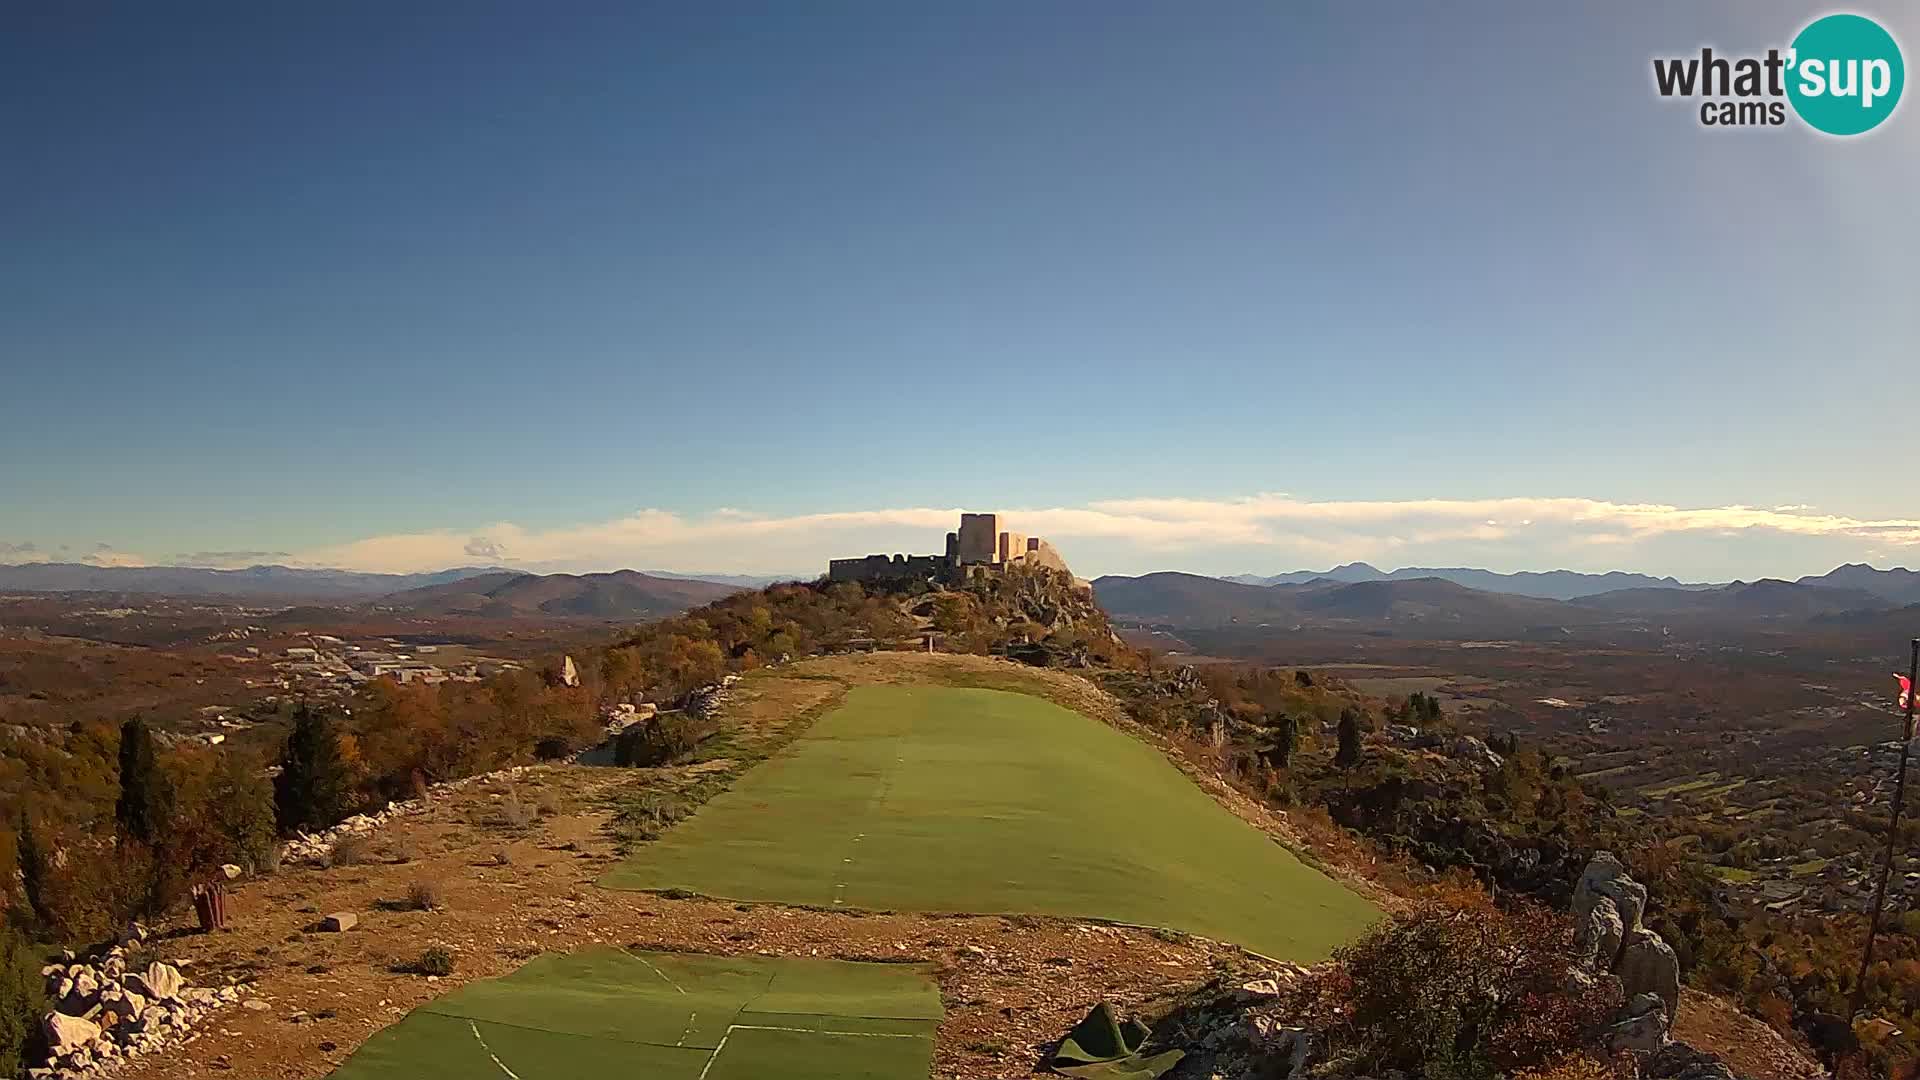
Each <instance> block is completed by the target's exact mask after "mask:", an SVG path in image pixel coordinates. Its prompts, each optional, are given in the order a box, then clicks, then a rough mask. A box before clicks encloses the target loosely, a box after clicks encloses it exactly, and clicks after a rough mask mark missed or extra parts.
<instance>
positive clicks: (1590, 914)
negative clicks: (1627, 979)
mask: <svg viewBox="0 0 1920 1080" xmlns="http://www.w3.org/2000/svg"><path fill="white" fill-rule="evenodd" d="M1574 919H1575V922H1574V926H1573V945H1574V949H1575V951H1576V952H1577V953H1578V954H1579V956H1580V958H1581V959H1582V960H1583V961H1585V962H1586V963H1588V964H1591V965H1593V966H1595V967H1598V968H1601V969H1603V970H1604V969H1610V968H1612V966H1613V961H1614V960H1615V959H1617V958H1618V957H1619V956H1620V945H1621V943H1622V942H1624V941H1625V940H1626V937H1627V928H1626V923H1625V922H1624V921H1622V920H1621V918H1620V909H1619V908H1617V907H1615V906H1614V904H1613V901H1612V900H1609V899H1608V898H1606V897H1604V896H1601V897H1596V898H1595V899H1594V903H1593V906H1592V907H1591V908H1589V909H1588V911H1587V913H1586V914H1585V915H1584V916H1583V915H1580V914H1579V913H1577V912H1576V913H1575V915H1574Z"/></svg>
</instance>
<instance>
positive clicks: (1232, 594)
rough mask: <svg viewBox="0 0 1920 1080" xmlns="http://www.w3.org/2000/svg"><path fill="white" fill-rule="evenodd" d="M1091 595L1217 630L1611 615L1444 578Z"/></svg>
mask: <svg viewBox="0 0 1920 1080" xmlns="http://www.w3.org/2000/svg"><path fill="white" fill-rule="evenodd" d="M1093 587H1094V594H1095V595H1096V596H1097V597H1098V598H1099V600H1100V603H1101V605H1102V606H1104V607H1105V608H1106V609H1107V610H1108V611H1109V612H1111V613H1112V614H1113V615H1114V616H1116V617H1119V618H1124V619H1133V620H1139V621H1144V622H1157V623H1170V624H1176V625H1187V626H1210V625H1213V626H1217V625H1221V624H1224V623H1229V622H1272V623H1288V624H1296V623H1297V624H1304V625H1318V626H1329V625H1349V626H1350V625H1351V624H1354V623H1368V624H1380V625H1412V624H1418V625H1422V626H1425V627H1430V628H1431V627H1442V626H1444V627H1446V628H1447V629H1449V630H1450V631H1454V632H1465V633H1470V634H1476V635H1477V634H1481V633H1522V632H1525V631H1527V630H1530V629H1533V628H1538V627H1557V626H1563V625H1568V624H1593V623H1597V622H1606V621H1611V620H1612V618H1613V616H1611V615H1609V614H1607V613H1605V612H1602V611H1597V610H1594V609H1591V608H1583V607H1577V606H1575V605H1572V604H1567V603H1563V602H1561V601H1558V600H1542V599H1537V598H1534V597H1527V596H1514V595H1511V594H1504V593H1494V592H1488V591H1485V590H1482V589H1471V588H1468V587H1466V586H1464V585H1458V584H1455V583H1453V582H1451V581H1445V580H1442V579H1440V578H1414V579H1410V580H1404V581H1358V582H1340V581H1329V580H1326V579H1318V580H1315V581H1311V582H1307V583H1304V584H1297V585H1295V584H1288V585H1265V586H1262V585H1246V584H1241V583H1239V582H1232V581H1224V580H1221V579H1219V578H1209V577H1201V576H1198V575H1195V574H1178V573H1160V574H1147V575H1145V576H1143V577H1137V578H1131V577H1103V578H1100V579H1099V580H1097V581H1095V582H1094V583H1093Z"/></svg>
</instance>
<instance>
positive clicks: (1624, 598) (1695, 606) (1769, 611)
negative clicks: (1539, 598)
mask: <svg viewBox="0 0 1920 1080" xmlns="http://www.w3.org/2000/svg"><path fill="white" fill-rule="evenodd" d="M1574 603H1575V604H1576V605H1578V606H1581V607H1589V608H1595V609H1598V610H1602V611H1611V612H1615V613H1617V614H1623V615H1643V616H1651V617H1661V618H1675V617H1687V616H1697V617H1738V618H1747V619H1756V618H1759V619H1804V618H1809V617H1812V616H1816V615H1834V614H1838V613H1840V612H1845V611H1872V610H1877V609H1881V608H1887V607H1891V606H1892V604H1891V603H1890V602H1889V601H1888V600H1886V599H1885V598H1883V597H1881V596H1879V595H1877V594H1875V593H1871V592H1867V591H1866V590H1864V589H1843V588H1834V587H1832V586H1827V585H1809V584H1805V583H1803V582H1798V581H1780V580H1778V579H1775V578H1764V579H1762V580H1760V581H1755V582H1743V581H1736V582H1734V583H1733V584H1731V585H1722V586H1720V587H1719V588H1714V589H1700V590H1693V591H1689V590H1684V589H1619V590H1616V591H1614V592H1608V593H1601V594H1599V595H1597V596H1587V597H1582V598H1580V599H1579V600H1576V601H1574Z"/></svg>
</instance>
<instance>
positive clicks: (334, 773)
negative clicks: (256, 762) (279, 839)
mask: <svg viewBox="0 0 1920 1080" xmlns="http://www.w3.org/2000/svg"><path fill="white" fill-rule="evenodd" d="M351 804H352V776H351V770H350V769H349V768H348V765H347V761H346V759H345V758H344V757H343V756H342V755H341V753H340V737H339V736H338V735H337V734H335V733H334V730H333V721H332V720H331V718H329V717H328V716H327V715H326V714H325V713H323V712H321V711H320V710H318V709H315V708H313V707H312V706H310V705H308V704H306V703H305V702H302V703H301V705H300V707H299V708H298V709H296V710H295V711H294V714H293V732H292V734H290V735H288V736H287V746H286V750H285V751H284V752H282V754H281V756H280V775H279V776H278V777H276V778H275V779H274V781H273V805H274V810H275V812H276V816H277V818H278V820H279V823H280V828H281V830H282V831H290V830H293V829H303V830H308V831H311V830H315V829H324V828H327V827H328V826H331V825H333V824H335V823H337V822H338V821H339V820H340V819H341V818H343V817H345V816H346V815H347V810H348V808H349V807H350V806H351Z"/></svg>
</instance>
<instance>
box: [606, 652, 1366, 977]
mask: <svg viewBox="0 0 1920 1080" xmlns="http://www.w3.org/2000/svg"><path fill="white" fill-rule="evenodd" d="M602 884H604V885H607V886H609V887H614V888H632V889H686V890H690V891H692V892H696V893H701V894H705V895H708V896H716V897H724V898H728V899H734V900H752V901H763V902H775V903H789V904H806V905H814V906H818V907H825V908H856V909H868V910H899V911H941V912H967V913H976V914H1011V913H1017V912H1027V913H1035V914H1048V915H1064V916H1076V917H1082V918H1092V919H1104V920H1109V921H1113V922H1121V923H1131V924H1137V925H1145V926H1156V927H1165V928H1169V929H1173V930H1180V931H1185V932H1189V933H1194V934H1200V935H1203V936H1205V937H1210V938H1214V939H1217V940H1222V941H1229V942H1233V943H1236V944H1239V945H1242V946H1244V947H1246V948H1249V949H1252V950H1254V951H1256V952H1259V953H1263V954H1265V955H1268V956H1273V957H1277V958H1281V959H1287V960H1295V961H1300V962H1312V961H1316V960H1319V959H1322V958H1324V957H1325V956H1327V954H1328V953H1329V952H1331V951H1332V950H1333V948H1334V947H1336V946H1338V945H1340V944H1341V943H1343V942H1346V941H1349V940H1351V939H1353V938H1354V937H1355V936H1357V935H1358V934H1359V933H1360V932H1361V931H1362V930H1364V929H1365V928H1366V927H1367V926H1368V925H1369V924H1370V923H1372V922H1373V921H1374V920H1375V919H1376V918H1378V916H1379V912H1378V911H1377V909H1375V908H1374V907H1373V906H1372V905H1371V904H1369V903H1368V902H1367V901H1366V900H1364V899H1362V898H1361V897H1360V896H1358V895H1357V894H1355V893H1353V892H1352V891H1350V890H1348V889H1347V888H1345V887H1343V886H1341V885H1339V884H1337V883H1335V882H1334V881H1332V880H1331V879H1329V878H1327V877H1326V876H1325V875H1323V874H1321V873H1319V872H1318V871H1316V870H1314V869H1313V868H1311V867H1309V866H1307V865H1306V864H1304V863H1302V862H1301V861H1300V860H1299V859H1297V858H1295V857H1294V855H1293V854H1292V853H1291V852H1289V851H1287V850H1286V849H1285V848H1283V847H1281V846H1280V845H1279V844H1277V843H1275V842H1274V841H1273V840H1271V839H1270V838H1268V837H1267V836H1266V835H1265V834H1263V833H1262V832H1260V831H1259V830H1258V829H1255V828H1254V827H1253V826H1251V825H1249V824H1247V823H1246V822H1243V821H1241V820H1240V819H1239V818H1236V817H1234V816H1233V815H1232V814H1230V813H1228V812H1227V811H1226V810H1224V809H1222V808H1221V807H1220V806H1219V805H1218V804H1217V803H1215V802H1214V801H1213V800H1212V799H1211V798H1210V797H1208V796H1207V795H1206V794H1205V793H1203V792H1201V791H1200V790H1199V789H1198V788H1197V787H1195V786H1194V785H1193V783H1192V782H1191V781H1189V780H1188V779H1187V778H1186V777H1185V776H1184V775H1182V774H1181V773H1180V772H1179V770H1177V769H1175V768H1174V767H1173V766H1172V765H1171V764H1170V763H1168V762H1167V760H1166V759H1165V758H1164V757H1163V756H1162V755H1161V754H1160V752H1159V751H1157V750H1155V749H1154V748H1152V747H1150V746H1148V745H1146V744H1144V743H1142V742H1139V741H1137V740H1135V739H1132V738H1130V737H1128V736H1127V735H1125V734H1123V733H1121V732H1118V731H1115V730H1114V729H1112V728H1110V727H1108V726H1106V725H1104V724H1101V723H1099V722H1097V721H1094V720H1090V719H1088V718H1086V717H1084V716H1081V715H1079V714H1077V713H1074V712H1071V711H1069V710H1066V709H1063V708H1061V707H1059V706H1057V705H1054V704H1051V703H1049V702H1046V701H1043V700H1041V699H1039V698H1035V697H1029V696H1026V695H1023V694H1013V693H1007V692H1004V691H998V690H979V689H959V688H952V687H932V686H915V687H875V686H863V687H855V688H853V689H852V690H851V691H849V693H848V697H847V700H846V703H845V704H844V705H843V706H841V707H840V708H839V709H836V710H835V711H833V712H832V713H829V714H828V715H827V716H825V717H822V718H821V719H820V720H819V721H818V722H817V723H816V724H815V725H814V727H813V728H812V730H810V731H809V732H808V733H807V734H806V735H805V736H803V737H802V738H801V739H799V740H798V741H797V742H795V743H794V745H793V746H791V747H789V748H788V749H787V750H786V751H785V752H783V753H782V754H780V755H778V756H776V757H774V758H772V759H770V760H768V761H766V762H763V763H762V764H760V765H759V766H757V767H755V768H754V769H753V770H751V771H750V772H748V773H747V774H746V775H745V776H743V777H742V778H741V779H740V780H739V781H738V782H736V783H735V784H734V786H733V787H732V788H731V789H730V790H728V791H726V792H724V793H722V794H720V795H719V796H717V797H715V798H714V799H713V800H712V801H711V802H709V803H707V804H706V805H705V806H704V807H702V808H701V809H700V810H699V811H698V812H696V813H695V814H694V815H693V816H692V817H691V818H689V819H687V820H686V821H683V822H681V823H680V824H678V825H676V826H675V827H674V828H672V829H671V830H669V831H668V832H667V833H666V835H665V836H663V837H661V838H660V839H659V840H658V841H655V842H653V843H651V844H647V845H645V846H644V847H642V848H641V849H640V850H639V851H638V852H636V853H635V854H634V855H633V856H632V857H631V858H629V859H628V860H627V861H626V862H624V863H623V864H621V865H620V866H618V867H616V868H614V870H612V871H611V872H610V873H609V874H608V875H607V876H606V878H604V879H603V881H602Z"/></svg>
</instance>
